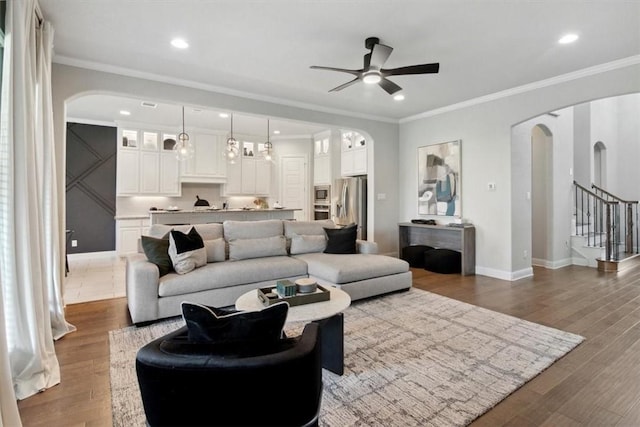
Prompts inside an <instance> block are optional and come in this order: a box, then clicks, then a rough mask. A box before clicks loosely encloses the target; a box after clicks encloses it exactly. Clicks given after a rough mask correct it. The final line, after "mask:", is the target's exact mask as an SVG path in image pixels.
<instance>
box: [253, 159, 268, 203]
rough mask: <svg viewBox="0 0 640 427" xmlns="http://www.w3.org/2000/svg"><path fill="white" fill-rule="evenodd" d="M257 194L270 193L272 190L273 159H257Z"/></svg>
mask: <svg viewBox="0 0 640 427" xmlns="http://www.w3.org/2000/svg"><path fill="white" fill-rule="evenodd" d="M255 171H256V172H255V177H256V179H255V182H256V185H255V194H257V195H269V193H270V192H271V161H269V160H264V159H259V158H258V159H256V160H255Z"/></svg>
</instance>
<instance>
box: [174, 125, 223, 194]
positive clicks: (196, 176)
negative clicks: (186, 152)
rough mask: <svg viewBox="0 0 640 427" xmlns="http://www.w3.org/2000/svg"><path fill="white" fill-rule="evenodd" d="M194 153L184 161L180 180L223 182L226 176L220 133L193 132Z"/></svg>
mask: <svg viewBox="0 0 640 427" xmlns="http://www.w3.org/2000/svg"><path fill="white" fill-rule="evenodd" d="M191 143H192V144H193V148H194V155H193V157H191V158H190V159H188V160H186V161H184V162H183V163H184V168H183V171H182V176H181V181H182V182H198V183H213V184H218V183H224V182H226V177H227V167H226V166H227V165H226V158H225V157H224V154H223V153H224V148H225V147H224V145H225V144H226V141H225V139H224V137H223V136H222V135H215V134H208V133H195V134H193V135H192V136H191Z"/></svg>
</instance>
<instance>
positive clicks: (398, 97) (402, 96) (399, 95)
mask: <svg viewBox="0 0 640 427" xmlns="http://www.w3.org/2000/svg"><path fill="white" fill-rule="evenodd" d="M393 99H394V100H396V101H404V95H403V94H401V93H398V94H396V95H394V96H393Z"/></svg>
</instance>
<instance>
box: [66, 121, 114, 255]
mask: <svg viewBox="0 0 640 427" xmlns="http://www.w3.org/2000/svg"><path fill="white" fill-rule="evenodd" d="M116 140H117V129H116V128H115V127H110V126H96V125H87V124H81V123H67V170H66V199H67V209H66V211H67V230H73V233H72V234H71V239H73V240H77V241H78V246H77V247H75V248H74V247H72V246H71V241H69V242H68V244H67V253H70V254H73V253H84V252H102V251H113V250H115V248H116V231H115V228H116V223H115V220H114V219H113V218H114V216H115V213H116V149H117V141H116Z"/></svg>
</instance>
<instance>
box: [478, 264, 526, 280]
mask: <svg viewBox="0 0 640 427" xmlns="http://www.w3.org/2000/svg"><path fill="white" fill-rule="evenodd" d="M476 274H479V275H481V276H488V277H493V278H495V279H501V280H508V281H510V282H513V281H515V280H520V279H524V278H525V277H531V276H533V269H532V268H531V267H529V268H524V269H522V270H518V271H504V270H496V269H494V268H487V267H478V266H476Z"/></svg>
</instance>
